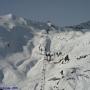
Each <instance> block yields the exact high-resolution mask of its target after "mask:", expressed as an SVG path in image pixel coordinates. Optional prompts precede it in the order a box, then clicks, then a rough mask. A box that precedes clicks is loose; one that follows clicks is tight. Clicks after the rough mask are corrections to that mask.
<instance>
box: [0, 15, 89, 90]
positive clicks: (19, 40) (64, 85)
mask: <svg viewBox="0 0 90 90" xmlns="http://www.w3.org/2000/svg"><path fill="white" fill-rule="evenodd" d="M5 23H6V24H5ZM0 84H2V85H8V86H11V85H13V86H18V88H20V89H21V90H90V31H89V28H84V32H83V31H82V29H79V30H75V28H70V27H65V28H56V26H55V25H51V23H50V24H49V25H48V23H46V24H45V23H34V22H32V21H27V20H25V19H24V18H21V17H16V16H13V15H11V14H9V15H5V16H1V17H0Z"/></svg>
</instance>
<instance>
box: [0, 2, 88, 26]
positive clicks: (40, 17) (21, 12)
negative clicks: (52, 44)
mask: <svg viewBox="0 0 90 90" xmlns="http://www.w3.org/2000/svg"><path fill="white" fill-rule="evenodd" d="M89 8H90V0H67V1H66V0H38V1H35V0H1V2H0V15H5V14H9V13H12V14H14V15H16V16H21V17H24V18H27V19H31V20H34V21H42V22H45V21H48V20H50V21H51V22H53V23H55V24H56V25H59V26H67V25H75V24H79V23H81V22H85V21H88V20H90V10H89Z"/></svg>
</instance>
